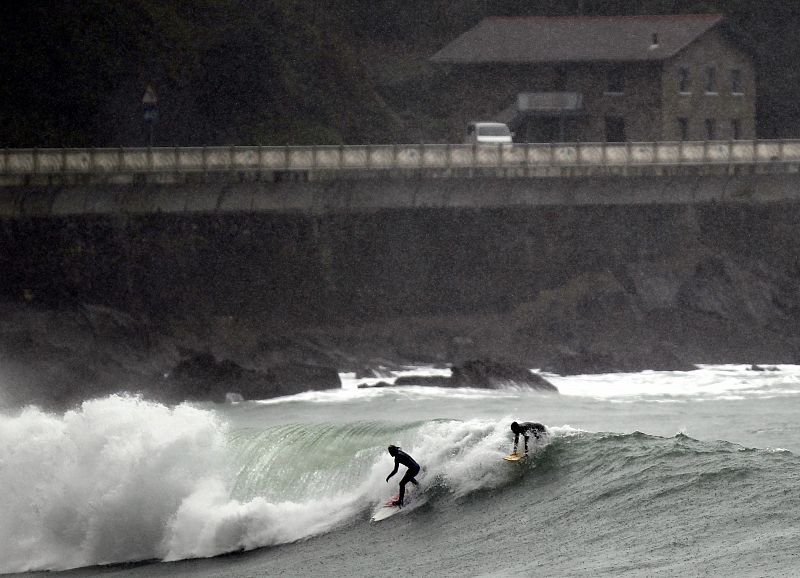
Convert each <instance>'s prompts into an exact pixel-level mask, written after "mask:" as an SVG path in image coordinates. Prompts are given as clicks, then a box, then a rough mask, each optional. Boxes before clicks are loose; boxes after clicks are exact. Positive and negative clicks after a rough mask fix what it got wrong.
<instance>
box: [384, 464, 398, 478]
mask: <svg viewBox="0 0 800 578" xmlns="http://www.w3.org/2000/svg"><path fill="white" fill-rule="evenodd" d="M398 467H400V464H399V463H398V462H397V460H395V461H394V469H393V470H392V473H391V474H389V475H388V476H386V481H387V482H388V481H389V478H391V477H392V476H393V475H395V474H396V473H397V468H398Z"/></svg>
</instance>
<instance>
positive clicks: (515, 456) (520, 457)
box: [503, 453, 527, 462]
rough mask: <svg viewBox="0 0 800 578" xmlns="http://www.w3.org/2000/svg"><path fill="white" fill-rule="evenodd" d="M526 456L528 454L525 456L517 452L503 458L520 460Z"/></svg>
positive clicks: (510, 460)
mask: <svg viewBox="0 0 800 578" xmlns="http://www.w3.org/2000/svg"><path fill="white" fill-rule="evenodd" d="M526 457H527V456H525V455H524V454H516V453H515V454H509V455H507V456H503V459H504V460H507V461H509V462H518V461H520V460H524V459H525V458H526Z"/></svg>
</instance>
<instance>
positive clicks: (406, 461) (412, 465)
mask: <svg viewBox="0 0 800 578" xmlns="http://www.w3.org/2000/svg"><path fill="white" fill-rule="evenodd" d="M389 455H390V456H392V457H393V458H394V469H393V470H392V473H391V474H389V475H388V476H386V483H389V478H391V477H392V476H393V475H395V474H396V473H397V468H399V467H400V464H403V465H404V466H405V467H407V468H408V469H407V470H406V475H405V476H403V479H402V480H400V495H399V496H398V498H397V500H396V501H395V502H394V505H395V506H402V505H403V496H405V494H406V484H407V483H408V482H411V483H412V484H414V485H415V486H418V485H419V482H417V480H415V479H414V476H416V475H417V474H418V473H419V464H418V463H417V462H415V461H414V458H412V457H411V456H410V455H408V454H407V453H406V452H404V451H403V450H401V449H400V448H399V447H397V446H389Z"/></svg>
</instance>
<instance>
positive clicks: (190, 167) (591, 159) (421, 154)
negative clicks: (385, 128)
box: [0, 140, 800, 176]
mask: <svg viewBox="0 0 800 578" xmlns="http://www.w3.org/2000/svg"><path fill="white" fill-rule="evenodd" d="M798 162H800V140H752V141H676V142H631V143H554V144H549V143H548V144H539V143H530V144H513V145H507V144H506V145H460V144H400V145H348V146H289V147H273V146H230V147H152V148H96V149H71V148H65V149H47V148H42V149H3V150H2V151H0V175H9V176H13V175H57V174H108V175H113V174H131V173H154V172H155V173H157V172H226V171H313V170H328V171H338V170H370V169H371V170H392V169H469V168H512V167H517V168H520V167H522V168H525V167H530V168H533V167H539V168H547V167H620V166H648V165H650V166H674V165H718V164H761V163H798Z"/></svg>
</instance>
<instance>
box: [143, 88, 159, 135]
mask: <svg viewBox="0 0 800 578" xmlns="http://www.w3.org/2000/svg"><path fill="white" fill-rule="evenodd" d="M142 113H143V115H144V122H145V124H146V125H147V146H150V147H151V146H153V126H154V125H155V124H156V122H158V96H156V91H155V89H154V88H153V86H152V85H151V84H148V85H147V87H146V88H145V90H144V95H143V96H142Z"/></svg>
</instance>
